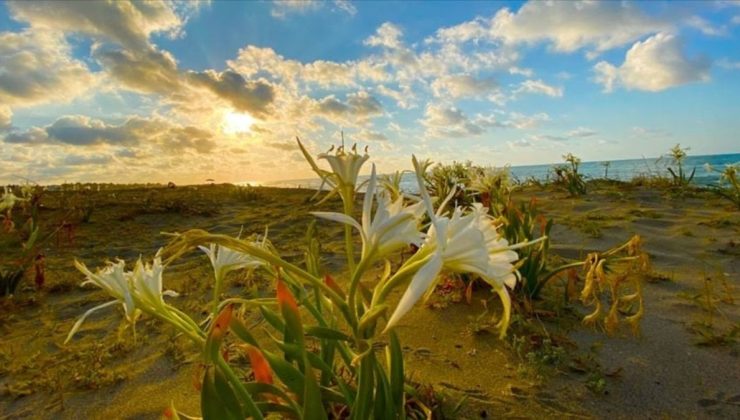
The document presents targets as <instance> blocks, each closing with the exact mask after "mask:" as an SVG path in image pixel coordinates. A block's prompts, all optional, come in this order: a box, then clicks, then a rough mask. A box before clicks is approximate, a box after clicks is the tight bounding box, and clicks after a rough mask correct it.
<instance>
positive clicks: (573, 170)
mask: <svg viewBox="0 0 740 420" xmlns="http://www.w3.org/2000/svg"><path fill="white" fill-rule="evenodd" d="M563 159H564V160H565V162H566V163H567V164H566V165H557V166H554V167H553V172H554V173H555V177H556V178H555V184H557V185H560V186H561V187H564V188H565V189H566V190H567V191H568V194H569V195H570V196H571V197H577V196H581V195H584V194H586V181H585V180H584V179H583V176H582V175H581V174H580V173H578V167H579V166H580V164H581V159H580V158H579V157H577V156H574V155H573V154H572V153H568V154H567V155H564V156H563Z"/></svg>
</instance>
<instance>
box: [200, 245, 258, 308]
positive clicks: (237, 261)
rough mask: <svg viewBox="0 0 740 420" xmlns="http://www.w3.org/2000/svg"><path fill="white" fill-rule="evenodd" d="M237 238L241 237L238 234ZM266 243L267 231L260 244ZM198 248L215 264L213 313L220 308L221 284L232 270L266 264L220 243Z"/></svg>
mask: <svg viewBox="0 0 740 420" xmlns="http://www.w3.org/2000/svg"><path fill="white" fill-rule="evenodd" d="M237 239H239V237H238V236H237ZM266 243H267V232H265V236H264V239H263V240H262V243H261V244H258V245H260V246H262V247H264V246H266ZM198 248H199V249H200V250H201V251H203V252H204V253H205V254H206V255H207V256H208V259H209V260H211V265H212V266H213V276H214V280H215V281H214V284H213V305H212V306H213V307H212V310H213V312H214V313H213V315H215V312H216V310H217V309H218V299H219V295H220V294H221V286H222V285H223V281H224V278H226V275H227V274H229V273H230V272H232V271H236V270H241V269H244V268H257V267H259V266H262V265H264V262H263V261H262V260H258V259H257V258H254V257H253V256H251V255H249V254H245V253H243V252H239V251H234V250H233V249H231V248H227V247H225V246H221V245H218V244H209V245H208V247H205V246H202V245H200V246H198Z"/></svg>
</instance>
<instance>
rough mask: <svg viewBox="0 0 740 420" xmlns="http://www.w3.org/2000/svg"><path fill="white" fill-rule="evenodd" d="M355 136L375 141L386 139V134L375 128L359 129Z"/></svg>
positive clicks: (363, 139) (362, 139) (361, 139)
mask: <svg viewBox="0 0 740 420" xmlns="http://www.w3.org/2000/svg"><path fill="white" fill-rule="evenodd" d="M357 138H358V139H359V140H360V141H367V142H376V141H388V136H386V135H385V134H383V133H381V132H380V131H375V130H364V129H363V130H360V132H359V133H357Z"/></svg>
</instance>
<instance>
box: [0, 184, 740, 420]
mask: <svg viewBox="0 0 740 420" xmlns="http://www.w3.org/2000/svg"><path fill="white" fill-rule="evenodd" d="M89 194H90V198H91V199H93V200H95V201H96V203H97V205H96V208H95V211H94V212H93V214H92V217H91V218H90V220H89V222H88V223H80V224H79V225H76V226H75V231H74V237H73V238H67V237H65V236H64V235H61V237H59V238H55V241H50V242H49V243H48V244H47V246H46V247H45V249H44V251H45V253H46V261H47V282H46V284H45V286H44V290H43V291H41V292H34V291H33V287H32V283H31V281H30V280H28V279H26V280H25V282H24V283H23V284H22V286H21V292H20V293H18V294H17V296H15V297H14V298H12V299H5V300H4V301H2V307H1V308H0V314H1V317H0V332H1V333H2V344H1V345H0V358H1V359H0V360H1V361H2V363H1V364H0V365H1V366H2V369H1V370H0V412H2V413H3V418H48V416H49V415H52V414H51V413H53V416H54V417H55V418H70V419H72V418H81V417H84V418H109V417H116V418H156V417H157V416H159V415H160V414H161V413H162V412H163V410H164V408H165V407H166V406H167V405H168V404H169V403H170V402H174V403H175V404H176V405H177V407H178V409H180V410H182V411H183V412H186V413H187V412H192V413H195V412H197V410H198V407H199V393H198V391H196V389H195V388H194V378H195V377H196V375H198V369H199V367H198V363H194V362H193V361H194V360H196V359H197V350H196V349H193V348H192V347H191V346H190V345H189V343H188V342H187V341H185V340H183V339H182V337H179V338H178V337H176V336H175V334H174V331H171V330H170V329H169V328H168V327H167V326H163V325H161V324H160V323H157V322H156V321H155V320H151V319H147V318H145V319H143V322H140V323H139V324H138V326H137V334H138V339H137V341H136V342H135V343H133V342H132V341H131V340H130V337H129V336H128V335H127V334H130V331H128V330H126V331H122V330H121V329H120V325H121V315H120V313H119V311H109V312H101V313H98V314H95V315H93V316H92V317H91V318H90V319H89V320H88V321H87V322H86V324H85V326H84V328H83V329H82V330H81V331H80V332H79V333H78V336H77V337H75V339H74V340H73V341H72V342H71V343H70V344H68V345H66V346H64V345H62V342H63V341H64V338H65V336H66V334H67V332H68V331H69V328H70V327H71V325H72V323H73V322H74V320H75V318H76V317H77V316H78V315H79V314H80V313H81V312H82V311H84V310H85V309H87V308H89V307H91V306H93V305H95V304H98V303H102V302H103V301H104V300H105V296H104V294H103V293H101V292H99V291H96V290H91V289H89V288H87V289H83V288H80V287H79V286H78V284H79V283H80V282H81V280H82V279H83V278H82V276H81V275H80V274H79V273H78V272H77V271H76V270H75V269H74V267H73V264H72V262H73V259H74V258H77V259H79V260H81V261H83V262H85V263H86V264H88V265H89V266H91V267H95V266H98V265H100V264H101V263H102V261H104V260H106V259H112V258H123V259H126V260H127V261H131V260H133V259H135V258H137V257H138V256H139V255H143V256H145V257H146V256H150V255H152V254H154V253H155V252H156V250H157V249H158V248H159V247H161V246H163V245H164V244H165V243H166V242H167V240H168V237H167V236H164V235H162V234H160V232H177V231H181V230H183V229H186V228H202V229H206V230H209V231H213V232H218V233H228V234H232V235H234V234H236V233H238V232H239V230H240V229H242V228H243V230H244V232H243V233H244V234H245V235H250V234H258V233H262V232H263V231H264V229H265V227H266V226H267V227H269V236H270V238H271V239H272V240H273V241H274V243H276V244H280V246H283V247H284V248H281V249H280V251H281V252H282V253H283V254H284V255H288V256H291V255H292V258H294V259H300V257H301V252H302V251H301V249H302V242H301V238H302V235H303V233H304V231H305V228H306V226H307V224H308V223H309V221H310V220H311V216H310V215H308V214H307V211H313V210H317V209H323V210H329V209H335V208H336V207H337V206H339V203H338V201H336V200H330V201H329V202H327V203H325V204H323V205H322V206H321V207H319V208H317V207H316V205H315V204H314V202H311V201H310V200H309V199H310V197H311V196H312V195H313V192H312V191H308V190H299V189H272V188H255V189H253V194H252V195H251V196H249V197H246V198H245V197H243V196H241V197H240V196H239V195H238V194H236V193H234V187H231V186H227V185H214V186H208V185H206V186H199V187H178V188H177V189H171V190H170V189H157V190H142V189H133V190H121V191H117V192H115V193H112V192H110V191H109V192H100V193H97V192H90V193H89ZM112 194H115V199H114V198H113V196H112ZM147 196H148V197H151V203H152V204H150V205H149V207H148V208H143V207H142V205H141V204H140V203H141V202H142V199H143V198H144V197H147ZM533 197H534V198H536V200H537V202H538V203H539V205H540V206H541V209H542V210H543V212H544V214H545V215H546V216H547V217H551V218H553V219H554V221H555V224H554V227H553V230H552V233H551V236H552V248H553V251H554V253H555V254H557V255H559V256H560V257H564V258H569V259H582V258H583V257H584V256H585V255H586V254H587V253H588V252H589V251H592V250H599V249H602V250H603V249H606V248H609V247H612V246H614V245H616V244H620V243H623V242H624V241H625V240H627V239H629V238H630V237H631V236H632V235H633V234H639V235H641V237H642V238H643V241H644V243H645V248H646V250H647V252H648V253H649V255H650V257H651V259H652V271H651V273H650V276H648V277H649V278H647V279H646V280H645V283H644V291H645V307H646V313H645V318H644V320H643V321H642V325H641V331H640V335H639V336H637V337H635V336H633V335H632V334H631V333H630V332H629V330H628V329H625V330H620V332H619V333H618V334H616V335H614V336H608V335H607V334H605V332H604V331H601V330H599V329H598V328H596V329H594V328H591V327H586V326H584V325H582V324H581V323H580V318H581V317H582V316H583V315H584V314H585V313H587V310H586V309H585V308H583V307H582V306H581V305H580V304H579V303H577V302H575V301H570V302H569V303H567V304H566V303H564V299H563V298H564V296H565V281H564V280H561V279H555V280H553V281H551V284H550V285H549V286H548V287H547V288H546V290H545V294H544V297H543V299H541V301H539V302H536V307H537V308H538V309H539V311H538V312H536V315H535V316H534V317H526V319H524V317H523V316H518V315H517V314H515V315H514V319H515V322H514V323H513V326H512V328H511V330H510V332H509V335H508V337H507V338H506V339H504V340H499V339H498V338H497V335H496V334H495V333H493V332H492V331H493V330H492V328H489V327H490V326H489V325H486V320H487V319H488V318H487V317H481V316H480V315H481V314H482V313H483V311H484V307H483V306H482V305H481V304H480V301H481V300H485V299H487V298H489V297H490V292H489V291H487V290H483V289H479V290H476V291H475V292H474V295H473V299H472V301H471V303H470V304H468V303H466V302H465V299H462V298H461V297H460V293H461V291H460V290H454V288H453V289H452V290H451V291H450V292H449V293H448V292H446V291H438V293H436V294H435V296H434V297H433V298H432V300H431V304H429V305H426V306H418V307H416V308H415V309H414V310H413V311H412V312H411V313H410V314H409V316H408V317H407V318H405V319H404V320H403V321H402V324H401V325H400V326H399V327H398V332H399V335H400V336H401V337H402V338H403V344H404V353H405V355H406V359H407V365H408V366H407V375H408V376H409V379H410V380H411V381H412V382H414V383H417V384H419V385H420V386H421V387H423V389H427V390H428V392H429V393H430V394H432V393H433V394H434V399H435V400H437V401H438V402H439V405H440V408H441V410H442V412H444V411H447V412H448V413H449V412H450V410H452V409H453V408H454V407H456V406H457V405H458V403H460V402H461V406H460V408H459V411H457V412H456V413H455V414H454V416H455V417H456V418H471V419H472V418H486V417H500V416H514V417H527V418H531V417H542V416H545V417H562V416H567V417H586V418H604V417H610V418H635V417H643V418H644V417H650V418H663V417H668V418H705V417H725V418H731V417H735V416H737V415H738V414H740V388H739V387H738V382H737V363H738V362H737V360H738V359H737V358H738V353H737V346H736V337H737V331H738V320H739V319H740V318H739V317H738V316H739V313H738V308H737V303H736V302H737V299H738V293H737V282H738V275H739V274H738V271H739V269H740V259H739V258H738V255H739V254H740V247H738V245H739V244H740V214H738V212H737V211H735V210H734V208H733V207H732V206H731V204H730V203H729V202H727V201H724V200H722V199H720V198H719V197H717V196H715V195H713V194H711V193H709V192H701V191H697V192H689V193H686V194H683V195H682V196H679V195H676V194H672V193H670V192H669V191H668V190H665V189H660V188H656V187H644V186H634V185H630V184H612V183H601V184H599V185H594V186H592V187H591V191H590V192H589V194H588V195H585V196H583V197H580V198H568V197H567V196H566V195H565V194H564V193H562V192H559V191H552V190H550V189H543V188H539V187H527V188H525V189H523V190H521V191H518V192H516V193H515V194H514V198H515V200H530V199H531V198H533ZM56 199H57V197H56V196H55V193H48V194H46V195H45V196H44V199H43V200H44V204H45V209H44V210H43V211H42V218H43V219H45V220H54V219H55V217H58V216H59V214H60V213H61V210H60V209H58V208H57V207H55V206H56V205H57V204H58V203H57V202H55V200H56ZM174 202H177V203H179V204H178V205H172V203H174ZM168 203H169V204H168ZM50 228H52V227H51V226H49V227H47V229H50ZM319 235H320V238H321V241H322V249H323V252H324V255H325V258H326V260H327V262H328V264H327V267H329V269H330V270H332V271H333V274H334V275H335V276H336V278H337V279H339V281H343V280H344V281H346V280H345V279H343V275H344V274H343V269H344V266H343V263H342V261H343V259H342V256H341V235H342V230H341V228H340V227H339V226H338V225H336V224H327V223H321V224H320V226H319ZM57 242H58V243H57ZM333 255H334V257H333ZM378 269H380V268H378ZM209 276H210V270H209V267H208V264H207V260H206V259H205V257H204V256H202V255H199V254H197V253H191V254H189V255H188V256H187V258H185V259H183V260H181V261H180V262H179V263H177V264H176V265H175V266H173V267H171V269H170V270H169V272H168V274H167V275H166V276H165V285H166V287H168V288H171V289H174V290H176V291H178V292H180V293H181V297H179V298H176V299H178V305H180V307H182V308H185V310H187V311H188V312H189V313H192V314H194V315H197V314H198V313H199V312H200V311H202V310H203V307H204V305H205V303H206V302H207V301H208V299H209V296H208V295H209V290H210V289H209ZM229 281H230V285H231V286H230V289H229V293H230V294H234V295H245V294H246V295H254V294H258V295H267V294H271V293H274V292H273V291H272V290H273V288H272V287H273V286H272V285H270V284H269V283H267V282H266V281H264V280H261V279H260V277H259V275H257V276H255V277H251V278H248V277H247V276H245V275H242V274H239V275H234V276H232V277H230V278H229ZM369 283H370V284H371V283H372V281H371V280H369ZM555 314H557V316H555ZM517 320H518V321H517ZM522 342H525V343H529V345H524V346H522V345H521V343H522ZM517 343H519V344H517ZM532 343H534V345H531V344H532ZM492 367H495V368H492ZM432 390H433V391H432Z"/></svg>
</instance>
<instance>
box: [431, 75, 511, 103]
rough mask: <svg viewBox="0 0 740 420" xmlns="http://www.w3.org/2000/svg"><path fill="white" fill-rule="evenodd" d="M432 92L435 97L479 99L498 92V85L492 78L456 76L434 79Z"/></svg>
mask: <svg viewBox="0 0 740 420" xmlns="http://www.w3.org/2000/svg"><path fill="white" fill-rule="evenodd" d="M432 90H433V91H434V95H435V96H444V95H445V94H446V95H449V96H450V97H452V98H455V99H457V98H469V97H473V98H479V97H483V96H486V95H489V94H491V93H493V92H495V91H496V90H498V83H496V81H495V80H494V79H493V78H492V77H488V78H483V79H476V78H475V77H473V76H471V75H468V74H456V75H450V76H443V77H441V78H439V79H436V80H435V81H434V82H432Z"/></svg>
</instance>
